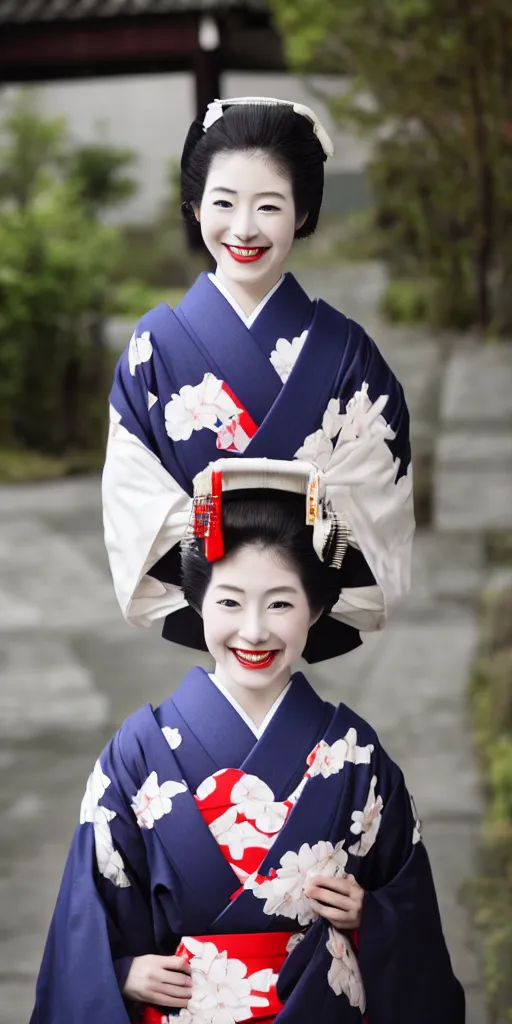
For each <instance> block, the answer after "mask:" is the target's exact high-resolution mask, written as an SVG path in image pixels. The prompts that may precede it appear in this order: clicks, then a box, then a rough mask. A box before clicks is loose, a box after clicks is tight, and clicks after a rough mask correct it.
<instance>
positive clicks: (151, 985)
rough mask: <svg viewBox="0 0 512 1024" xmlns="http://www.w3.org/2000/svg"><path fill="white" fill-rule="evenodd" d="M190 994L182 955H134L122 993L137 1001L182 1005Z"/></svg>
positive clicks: (188, 970)
mask: <svg viewBox="0 0 512 1024" xmlns="http://www.w3.org/2000/svg"><path fill="white" fill-rule="evenodd" d="M191 995H192V978H191V971H190V966H189V964H188V963H187V961H186V960H184V959H183V957H181V956H156V955H153V954H152V953H148V955H147V956H136V957H134V959H133V963H132V966H131V967H130V970H129V971H128V975H127V978H126V981H125V983H124V985H123V996H124V997H125V999H132V1000H133V1001H134V1002H136V1003H155V1004H156V1005H157V1006H172V1007H174V1006H176V1007H178V1006H179V1007H180V1008H181V1007H185V1006H187V1004H188V1001H189V999H190V996H191Z"/></svg>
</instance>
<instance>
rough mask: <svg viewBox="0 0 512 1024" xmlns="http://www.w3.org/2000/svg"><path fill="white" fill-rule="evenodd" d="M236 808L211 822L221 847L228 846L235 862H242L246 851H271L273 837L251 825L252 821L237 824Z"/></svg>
mask: <svg viewBox="0 0 512 1024" xmlns="http://www.w3.org/2000/svg"><path fill="white" fill-rule="evenodd" d="M236 819H237V809H236V807H228V810H227V811H225V812H224V814H220V815H219V817H218V818H215V820H214V821H212V822H210V824H209V826H208V827H209V829H210V832H211V833H212V835H213V836H214V837H215V839H216V840H217V842H218V844H219V846H227V847H228V849H229V855H230V857H232V858H233V860H242V857H243V855H244V852H245V850H247V849H251V848H254V847H256V848H262V849H266V850H270V847H271V846H272V844H273V842H274V837H273V836H266V835H263V833H261V832H258V830H257V829H256V828H255V827H254V825H251V823H250V821H239V822H237V820H236Z"/></svg>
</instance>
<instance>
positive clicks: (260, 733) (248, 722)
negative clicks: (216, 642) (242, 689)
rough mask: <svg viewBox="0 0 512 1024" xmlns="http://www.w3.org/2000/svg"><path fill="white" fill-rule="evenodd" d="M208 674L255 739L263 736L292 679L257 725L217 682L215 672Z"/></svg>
mask: <svg viewBox="0 0 512 1024" xmlns="http://www.w3.org/2000/svg"><path fill="white" fill-rule="evenodd" d="M208 675H209V677H210V679H211V681H212V683H213V684H214V686H216V687H217V689H218V690H220V692H221V693H222V695H223V696H224V697H225V698H226V700H227V701H228V703H229V704H231V707H232V708H234V709H235V711H237V712H238V714H239V715H240V718H241V719H242V720H243V721H244V722H245V724H246V725H247V726H248V727H249V729H250V730H251V732H252V733H254V735H255V736H256V739H257V740H259V739H260V738H261V737H262V736H263V733H264V732H265V729H266V728H267V725H269V724H270V722H271V721H272V719H273V717H274V715H275V713H276V711H277V709H278V707H280V705H281V704H282V702H283V700H284V698H285V697H286V694H287V693H288V690H289V689H290V686H291V685H292V681H291V679H290V682H289V683H288V686H285V688H284V690H282V691H281V693H280V694H279V697H277V698H276V700H275V701H274V703H273V704H272V707H271V708H270V711H268V712H267V714H266V715H265V718H264V719H263V721H262V723H261V725H259V726H258V725H255V724H254V722H253V720H252V718H249V715H248V714H247V712H246V711H244V709H243V707H241V705H240V704H239V703H238V701H237V700H235V698H234V697H233V695H232V694H231V693H230V692H229V690H226V687H225V686H223V685H222V683H221V682H219V680H218V679H217V676H216V675H215V673H214V672H209V673H208Z"/></svg>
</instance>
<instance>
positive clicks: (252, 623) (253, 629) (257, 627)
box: [238, 613, 270, 647]
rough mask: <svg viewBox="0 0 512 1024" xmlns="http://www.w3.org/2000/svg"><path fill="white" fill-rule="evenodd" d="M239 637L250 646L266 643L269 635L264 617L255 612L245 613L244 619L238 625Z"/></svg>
mask: <svg viewBox="0 0 512 1024" xmlns="http://www.w3.org/2000/svg"><path fill="white" fill-rule="evenodd" d="M238 632H239V635H240V639H241V640H244V641H245V642H246V643H248V644H250V646H251V647H258V645H260V646H261V645H262V644H264V643H266V641H267V640H268V638H269V636H270V631H269V629H268V628H267V626H266V624H265V622H264V619H263V617H262V616H261V615H258V614H255V613H247V615H245V616H244V620H243V622H242V623H240V626H239V630H238Z"/></svg>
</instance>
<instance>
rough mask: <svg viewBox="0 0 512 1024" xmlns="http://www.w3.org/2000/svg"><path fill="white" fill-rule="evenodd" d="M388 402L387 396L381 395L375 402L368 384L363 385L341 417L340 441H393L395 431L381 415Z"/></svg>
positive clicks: (348, 403)
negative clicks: (377, 438)
mask: <svg viewBox="0 0 512 1024" xmlns="http://www.w3.org/2000/svg"><path fill="white" fill-rule="evenodd" d="M387 401H388V396H387V395H380V396H379V398H377V399H376V401H375V402H372V401H371V400H370V399H369V398H368V384H367V383H366V381H365V382H364V383H363V384H362V386H361V390H360V391H356V392H355V394H354V396H353V397H352V398H351V399H350V401H349V402H347V406H346V409H345V412H344V414H343V415H342V416H340V420H341V422H340V427H341V432H340V441H355V440H356V439H357V438H360V437H378V436H379V435H380V437H381V439H382V440H383V441H386V440H387V441H392V440H393V438H394V437H395V431H394V430H393V429H392V428H391V427H390V426H389V424H388V423H386V420H385V419H384V417H383V416H382V415H381V414H382V410H383V409H384V408H385V407H386V405H387Z"/></svg>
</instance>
